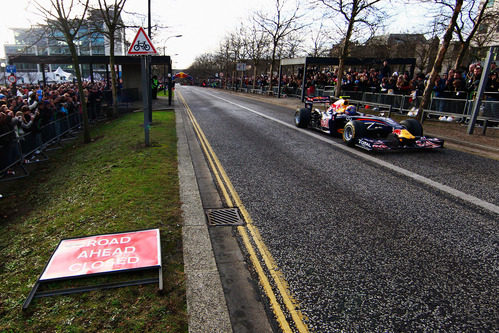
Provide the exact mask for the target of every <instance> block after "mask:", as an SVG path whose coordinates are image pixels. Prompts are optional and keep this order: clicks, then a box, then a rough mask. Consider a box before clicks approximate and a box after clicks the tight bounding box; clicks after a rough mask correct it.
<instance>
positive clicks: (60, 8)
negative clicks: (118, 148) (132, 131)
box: [35, 0, 91, 143]
mask: <svg viewBox="0 0 499 333" xmlns="http://www.w3.org/2000/svg"><path fill="white" fill-rule="evenodd" d="M88 3H89V0H82V1H81V2H79V3H76V2H75V1H74V0H70V1H67V0H66V1H64V0H50V5H49V6H47V5H46V3H43V4H40V2H38V1H35V5H36V7H37V9H38V12H39V13H41V14H42V15H43V16H44V18H45V20H46V21H47V22H46V23H47V27H49V28H50V29H52V30H53V33H52V36H54V37H57V36H59V33H62V39H63V41H64V42H65V43H66V44H67V45H68V48H69V52H70V53H71V58H72V61H73V67H74V70H75V76H76V80H77V82H78V95H79V98H80V105H81V108H82V113H83V141H84V142H85V143H89V142H90V141H91V140H90V128H89V125H88V113H87V103H86V102H85V93H84V91H83V83H82V79H81V71H80V63H79V61H78V53H77V49H76V44H75V42H76V41H77V40H78V32H79V31H80V28H81V26H82V24H83V22H84V20H85V16H86V13H87V10H88Z"/></svg>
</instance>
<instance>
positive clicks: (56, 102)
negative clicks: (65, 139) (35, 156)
mask: <svg viewBox="0 0 499 333" xmlns="http://www.w3.org/2000/svg"><path fill="white" fill-rule="evenodd" d="M104 88H105V86H104V84H103V83H101V82H96V83H91V82H84V89H83V93H84V96H85V101H86V103H87V107H88V114H89V119H90V120H91V121H92V120H96V119H97V117H98V116H99V114H100V112H101V101H102V95H103V89H104ZM79 110H80V102H79V91H78V88H77V86H76V85H75V84H73V83H61V84H51V85H46V86H44V87H43V86H39V85H23V86H16V85H12V86H11V87H9V88H3V89H1V90H0V157H1V159H2V163H0V170H3V169H4V168H5V167H6V166H9V165H11V164H12V162H15V161H16V159H18V158H19V157H20V155H21V154H20V151H19V146H20V145H19V144H18V143H19V140H23V138H24V137H26V136H27V135H28V134H32V135H31V136H30V137H31V138H32V139H33V140H35V141H36V146H37V147H41V146H42V145H43V144H44V143H45V142H44V141H45V140H44V138H43V136H42V129H43V128H44V127H45V126H47V125H49V124H55V123H56V120H59V119H62V118H65V117H67V116H68V115H70V114H73V113H76V112H79ZM54 128H55V129H59V127H58V126H54ZM8 172H11V171H8Z"/></svg>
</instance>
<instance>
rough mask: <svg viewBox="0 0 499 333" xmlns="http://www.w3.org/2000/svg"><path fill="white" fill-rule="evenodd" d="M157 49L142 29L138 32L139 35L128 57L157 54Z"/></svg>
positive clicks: (131, 46) (136, 36)
mask: <svg viewBox="0 0 499 333" xmlns="http://www.w3.org/2000/svg"><path fill="white" fill-rule="evenodd" d="M156 53H157V52H156V49H155V48H154V45H152V42H151V40H150V39H149V37H147V35H146V32H145V31H144V29H143V28H142V27H140V28H139V31H137V35H135V38H134V40H133V42H132V45H130V48H129V49H128V53H127V54H128V55H147V54H156Z"/></svg>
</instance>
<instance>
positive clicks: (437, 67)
mask: <svg viewBox="0 0 499 333" xmlns="http://www.w3.org/2000/svg"><path fill="white" fill-rule="evenodd" d="M435 2H436V3H440V4H443V5H445V6H447V5H449V4H453V11H452V16H451V18H450V20H449V24H448V26H447V29H446V31H445V34H444V37H443V39H442V44H440V48H439V50H438V53H437V58H436V59H435V63H434V64H433V68H432V70H431V73H430V78H429V79H428V81H427V82H426V86H425V90H424V92H423V99H422V100H421V103H420V105H419V111H418V116H417V118H418V120H419V121H422V119H423V109H424V108H426V107H428V104H429V103H430V97H431V93H432V91H433V86H434V83H435V79H436V77H437V75H438V74H439V73H440V71H441V70H442V63H443V61H444V57H445V53H446V52H447V49H448V48H449V44H450V41H451V39H452V34H453V32H454V29H455V28H456V23H457V19H458V17H459V14H460V13H461V8H462V6H463V0H455V2H451V0H435Z"/></svg>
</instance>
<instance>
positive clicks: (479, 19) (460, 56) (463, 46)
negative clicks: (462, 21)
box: [454, 1, 488, 69]
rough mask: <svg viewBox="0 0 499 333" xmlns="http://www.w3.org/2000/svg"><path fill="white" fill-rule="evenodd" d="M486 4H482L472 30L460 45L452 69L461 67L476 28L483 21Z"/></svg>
mask: <svg viewBox="0 0 499 333" xmlns="http://www.w3.org/2000/svg"><path fill="white" fill-rule="evenodd" d="M487 3H488V1H484V2H483V5H482V8H481V9H480V13H478V16H477V17H476V21H475V23H474V24H473V29H472V30H471V32H470V33H469V35H468V38H466V40H465V41H464V42H463V43H461V47H460V49H459V54H458V56H457V59H456V61H455V63H454V69H459V67H461V65H462V63H463V59H464V56H465V54H466V52H467V51H468V48H469V47H470V44H471V40H472V39H473V37H474V36H475V34H476V32H477V30H478V27H479V26H480V24H481V23H482V21H483V15H484V14H485V9H486V8H487Z"/></svg>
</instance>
